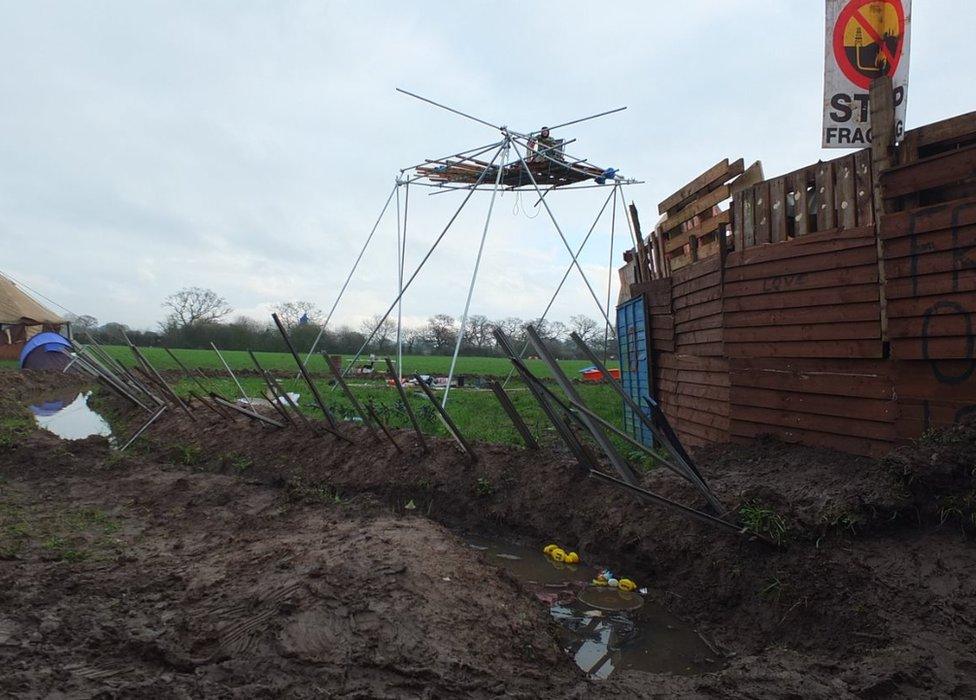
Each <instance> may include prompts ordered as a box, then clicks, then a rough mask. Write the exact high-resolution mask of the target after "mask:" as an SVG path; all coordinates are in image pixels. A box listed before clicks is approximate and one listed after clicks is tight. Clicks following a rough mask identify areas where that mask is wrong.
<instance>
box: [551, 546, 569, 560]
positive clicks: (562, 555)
mask: <svg viewBox="0 0 976 700" xmlns="http://www.w3.org/2000/svg"><path fill="white" fill-rule="evenodd" d="M549 556H550V557H552V560H553V561H566V552H564V551H563V550H562V549H560V548H559V547H556V548H555V549H554V550H552V552H550V553H549Z"/></svg>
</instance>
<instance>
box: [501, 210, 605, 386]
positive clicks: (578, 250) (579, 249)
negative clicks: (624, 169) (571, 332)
mask: <svg viewBox="0 0 976 700" xmlns="http://www.w3.org/2000/svg"><path fill="white" fill-rule="evenodd" d="M612 196H613V191H611V192H610V194H609V195H608V196H607V198H606V199H605V200H604V201H603V206H602V207H600V211H599V212H598V213H597V215H596V218H595V219H594V220H593V224H592V225H591V226H590V230H589V231H587V232H586V236H584V237H583V241H582V242H581V243H580V244H579V246H578V247H577V248H576V257H579V256H580V254H581V253H582V252H583V248H585V247H586V243H587V241H589V240H590V236H591V235H593V231H594V230H595V229H596V225H597V224H598V223H600V219H601V218H602V217H603V212H604V211H606V209H607V205H608V204H609V203H610V197H612ZM572 271H573V263H570V264H569V266H568V267H567V268H566V272H564V273H563V278H562V279H561V280H559V284H558V285H557V286H556V291H554V292H553V293H552V296H551V297H550V298H549V303H548V304H546V308H545V309H544V310H543V312H542V315H541V316H540V317H539V321H540V322H541V321H545V320H546V316H547V315H548V314H549V311H550V310H551V309H552V305H553V304H555V303H556V297H558V296H559V292H560V291H562V288H563V285H564V284H566V280H567V279H569V273H570V272H572ZM528 349H529V341H525V345H523V346H522V352H520V353H519V354H518V356H519V357H523V356H524V355H525V351H526V350H528ZM514 371H515V368H514V367H513V368H512V369H510V370H509V371H508V376H506V377H505V381H504V382H502V387H506V386H508V381H509V380H510V379H511V378H512V373H513V372H514Z"/></svg>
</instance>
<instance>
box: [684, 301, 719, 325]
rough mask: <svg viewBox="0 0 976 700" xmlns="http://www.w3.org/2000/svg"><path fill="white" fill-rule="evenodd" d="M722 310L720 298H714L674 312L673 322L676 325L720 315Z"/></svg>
mask: <svg viewBox="0 0 976 700" xmlns="http://www.w3.org/2000/svg"><path fill="white" fill-rule="evenodd" d="M722 308H723V303H722V299H721V298H716V299H713V300H712V301H706V302H703V303H700V304H696V305H694V306H686V307H684V308H682V309H679V310H677V311H675V312H674V322H675V325H677V324H679V323H687V322H689V321H692V320H694V319H697V318H704V317H709V316H714V315H716V314H721V313H722Z"/></svg>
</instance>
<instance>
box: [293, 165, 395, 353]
mask: <svg viewBox="0 0 976 700" xmlns="http://www.w3.org/2000/svg"><path fill="white" fill-rule="evenodd" d="M399 189H400V182H399V180H398V181H397V182H396V183H395V184H394V185H393V190H392V191H391V192H390V196H389V197H387V198H386V203H384V204H383V209H381V210H380V215H379V216H378V217H376V223H374V224H373V228H372V229H371V230H370V232H369V235H368V236H366V240H365V242H363V247H362V248H361V249H360V250H359V255H357V256H356V261H355V262H354V263H353V264H352V269H351V270H349V274H348V275H346V281H345V282H343V283H342V287H341V288H340V289H339V294H338V295H337V296H336V298H335V301H334V302H332V308H331V309H329V313H328V314H327V315H326V317H325V321H323V322H322V327H321V328H319V332H318V335H316V336H315V340H314V341H312V347H311V348H310V349H309V351H308V354H307V355H306V356H305V361H304V362H300V363H299V364H301V365H302V366H303V367H304V366H307V365H308V361H309V360H310V359H311V357H312V355H313V354H314V353H315V348H317V347H318V344H319V340H321V339H322V334H323V333H325V329H326V328H327V327H328V325H329V321H331V320H332V314H333V313H335V310H336V307H337V306H338V305H339V301H340V300H341V299H342V295H343V294H344V293H345V291H346V287H348V286H349V281H350V280H351V279H352V276H353V275H354V274H356V268H358V267H359V261H360V260H362V259H363V255H364V254H365V253H366V248H367V247H368V246H369V242H370V241H371V240H373V234H374V233H376V229H377V227H379V225H380V221H382V220H383V215H384V214H385V213H386V209H387V207H389V206H390V200H391V199H393V195H394V194H396V193H397V192H398V191H399Z"/></svg>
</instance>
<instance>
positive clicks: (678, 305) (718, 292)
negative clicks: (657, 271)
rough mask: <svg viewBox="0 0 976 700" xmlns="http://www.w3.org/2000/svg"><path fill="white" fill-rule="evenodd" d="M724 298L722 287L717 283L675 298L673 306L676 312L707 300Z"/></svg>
mask: <svg viewBox="0 0 976 700" xmlns="http://www.w3.org/2000/svg"><path fill="white" fill-rule="evenodd" d="M721 298H722V287H721V286H719V285H715V286H714V287H708V288H706V289H702V290H701V291H698V292H693V293H691V294H686V295H684V296H681V297H677V298H675V300H674V302H673V303H672V306H673V307H674V311H675V313H677V312H678V311H680V310H681V309H684V308H686V307H688V306H697V305H699V304H702V303H704V302H707V301H715V300H716V299H721Z"/></svg>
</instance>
